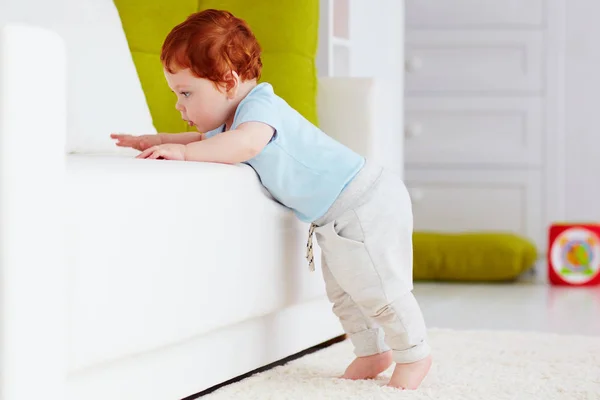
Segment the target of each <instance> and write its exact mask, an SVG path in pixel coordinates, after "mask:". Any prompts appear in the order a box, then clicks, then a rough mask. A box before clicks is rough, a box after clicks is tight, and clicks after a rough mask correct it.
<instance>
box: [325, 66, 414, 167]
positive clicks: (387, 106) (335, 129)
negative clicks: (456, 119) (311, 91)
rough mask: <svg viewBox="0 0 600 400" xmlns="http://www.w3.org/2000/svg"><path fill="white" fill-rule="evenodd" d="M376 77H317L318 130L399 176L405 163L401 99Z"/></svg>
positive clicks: (400, 95)
mask: <svg viewBox="0 0 600 400" xmlns="http://www.w3.org/2000/svg"><path fill="white" fill-rule="evenodd" d="M393 88H394V82H391V81H390V82H388V81H387V80H383V79H377V78H325V77H322V78H319V84H318V96H317V104H318V110H317V111H318V116H319V124H320V128H321V129H322V130H323V131H324V132H325V133H327V134H328V135H329V136H331V137H333V138H334V139H336V140H337V141H339V142H341V143H342V144H344V145H346V146H348V147H349V148H351V149H352V150H354V151H356V152H357V153H359V154H361V155H363V156H365V157H367V158H371V159H373V160H375V161H376V162H378V163H379V164H382V165H384V166H386V167H388V168H391V169H393V170H395V171H397V172H398V173H400V174H401V173H402V171H403V164H404V157H403V151H404V148H403V147H404V146H403V145H404V136H403V134H402V124H403V122H402V119H403V96H402V93H401V90H394V89H393Z"/></svg>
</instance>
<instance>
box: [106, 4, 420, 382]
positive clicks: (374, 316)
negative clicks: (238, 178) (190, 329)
mask: <svg viewBox="0 0 600 400" xmlns="http://www.w3.org/2000/svg"><path fill="white" fill-rule="evenodd" d="M161 61H162V63H163V67H164V72H165V77H166V80H167V83H168V85H169V87H170V88H171V90H172V91H173V92H175V94H176V95H177V104H176V106H175V107H176V108H177V110H178V111H179V112H180V113H181V117H182V118H183V119H184V120H185V121H187V122H188V123H189V124H190V125H192V126H195V127H196V128H197V130H198V132H202V133H196V132H187V133H181V134H159V135H144V136H130V135H112V137H113V139H116V141H117V143H116V144H117V145H118V146H126V147H133V148H135V149H138V150H140V151H141V153H140V154H139V155H138V158H151V159H157V158H161V159H167V160H185V161H205V162H217V163H228V164H235V163H246V164H248V165H250V166H251V167H252V168H253V169H254V170H255V171H256V173H257V174H258V176H259V177H260V182H261V183H262V185H264V186H265V188H266V189H267V190H268V191H269V192H270V193H271V194H272V196H273V197H274V198H275V199H276V200H277V201H279V202H280V203H282V204H283V205H285V206H287V207H288V208H290V209H291V210H293V212H294V213H295V214H296V215H297V216H298V218H299V219H300V220H302V221H305V222H308V223H310V232H309V238H308V245H307V258H308V263H309V265H310V267H311V269H313V268H314V263H313V259H312V237H313V235H314V234H316V237H317V241H318V243H319V246H320V247H321V250H322V259H321V261H322V262H321V269H322V273H323V278H324V280H325V286H326V291H327V296H328V298H329V300H330V301H331V302H332V304H333V312H334V313H335V315H337V317H338V318H339V320H340V322H341V325H342V327H343V328H344V331H345V332H346V333H347V334H348V337H349V338H350V340H351V342H352V344H353V346H354V353H355V355H356V359H355V360H354V361H353V362H352V363H351V364H350V365H349V366H348V368H347V369H346V371H345V373H344V375H343V377H344V378H347V379H369V378H375V377H376V376H377V375H378V374H380V373H381V372H383V371H385V370H387V369H388V368H389V367H390V366H391V365H392V363H395V364H396V365H395V368H394V371H393V374H392V377H391V379H390V382H389V385H390V386H392V387H396V388H402V389H416V388H417V387H418V386H419V385H420V384H421V381H422V380H423V379H424V378H425V376H426V375H427V372H428V371H429V368H430V366H431V355H430V351H431V350H430V347H429V345H428V343H427V337H426V336H427V330H426V327H425V322H424V320H423V316H422V313H421V310H420V308H419V305H418V303H417V301H416V300H415V297H414V296H413V294H412V290H413V283H412V262H413V259H412V257H413V252H412V228H413V217H412V208H411V202H410V199H409V196H408V193H407V190H406V187H405V186H404V183H403V181H402V180H401V179H400V177H399V176H397V175H396V174H394V173H393V172H391V171H388V170H387V169H385V168H383V167H381V166H379V165H377V164H376V163H375V162H373V161H372V160H366V159H365V158H364V157H362V156H361V155H359V154H357V153H355V152H354V151H352V150H350V149H349V148H347V147H345V146H344V145H342V144H341V143H339V142H337V141H335V140H333V139H332V138H331V137H329V136H327V135H326V134H325V133H324V132H322V131H321V130H320V129H319V128H317V127H316V126H314V125H313V124H312V123H310V122H309V121H308V120H307V119H305V118H304V117H303V116H302V115H301V114H300V113H298V112H297V111H296V110H294V109H293V108H292V107H290V106H289V105H288V104H287V103H286V102H285V101H284V100H283V99H282V98H281V97H279V96H277V94H275V93H274V92H273V87H272V86H271V85H270V84H269V83H265V82H263V83H258V80H259V78H260V74H261V69H262V63H261V48H260V46H259V44H258V42H257V40H256V38H255V37H254V35H253V33H252V31H251V30H250V28H249V26H248V25H247V23H246V22H245V21H243V20H241V19H239V18H236V17H234V16H233V15H232V14H231V13H229V12H226V11H219V10H206V11H202V12H199V13H196V14H193V15H191V16H189V17H188V18H187V19H186V20H185V21H184V22H182V23H181V24H179V25H177V26H176V27H175V28H173V30H172V31H171V32H170V33H169V35H168V36H167V38H166V40H165V42H164V44H163V47H162V53H161ZM308 329H310V327H309V328H308Z"/></svg>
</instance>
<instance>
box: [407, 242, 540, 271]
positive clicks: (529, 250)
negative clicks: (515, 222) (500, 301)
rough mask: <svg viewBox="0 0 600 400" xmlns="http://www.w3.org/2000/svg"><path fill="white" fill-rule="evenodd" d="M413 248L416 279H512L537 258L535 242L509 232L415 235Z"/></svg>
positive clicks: (531, 264) (530, 265)
mask: <svg viewBox="0 0 600 400" xmlns="http://www.w3.org/2000/svg"><path fill="white" fill-rule="evenodd" d="M413 247H414V263H413V265H414V267H413V277H414V279H415V280H448V281H503V280H512V279H515V278H516V277H517V276H519V275H520V274H522V273H523V272H525V271H526V270H528V269H530V268H531V267H532V266H533V265H534V263H535V261H536V259H537V250H536V246H535V245H534V244H533V243H532V242H531V241H529V240H527V239H525V238H523V237H520V236H518V235H513V234H508V233H507V234H505V233H462V234H451V233H433V232H415V233H414V235H413Z"/></svg>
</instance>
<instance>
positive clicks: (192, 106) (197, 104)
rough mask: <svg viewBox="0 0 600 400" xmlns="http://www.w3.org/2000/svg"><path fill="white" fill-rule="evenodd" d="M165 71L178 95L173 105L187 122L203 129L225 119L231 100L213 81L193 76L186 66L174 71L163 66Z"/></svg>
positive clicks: (169, 82) (168, 81) (168, 80)
mask: <svg viewBox="0 0 600 400" xmlns="http://www.w3.org/2000/svg"><path fill="white" fill-rule="evenodd" d="M164 73H165V78H166V79H167V83H168V85H169V87H170V88H171V90H172V91H173V92H174V93H175V94H176V95H177V103H176V104H175V108H176V109H177V110H178V111H179V112H180V113H181V118H182V119H183V120H184V121H186V122H187V123H188V124H189V125H191V126H195V127H196V129H198V131H199V132H201V133H205V132H208V131H212V130H213V129H216V128H218V127H220V126H221V125H223V124H224V123H225V121H227V119H228V118H229V114H230V113H231V109H230V108H231V102H230V101H229V100H228V98H227V94H226V93H225V91H220V90H218V89H217V88H216V87H215V85H214V83H213V82H212V81H209V80H208V79H203V78H198V77H196V76H194V75H193V74H192V72H191V71H190V70H189V69H182V70H179V71H177V72H175V73H174V74H171V73H170V72H168V71H167V70H165V71H164Z"/></svg>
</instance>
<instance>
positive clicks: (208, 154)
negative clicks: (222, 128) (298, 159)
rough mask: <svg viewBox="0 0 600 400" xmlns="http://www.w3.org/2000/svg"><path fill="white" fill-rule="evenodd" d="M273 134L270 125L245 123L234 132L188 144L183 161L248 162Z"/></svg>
mask: <svg viewBox="0 0 600 400" xmlns="http://www.w3.org/2000/svg"><path fill="white" fill-rule="evenodd" d="M274 133H275V130H274V129H273V128H272V127H271V126H270V125H267V124H264V123H262V122H245V123H243V124H240V125H239V126H238V127H237V128H236V129H234V130H231V131H227V132H223V133H220V134H218V135H215V136H213V137H211V138H209V139H206V140H202V141H199V142H193V143H189V144H188V145H187V146H186V149H185V159H186V160H187V161H206V162H217V163H224V164H237V163H240V162H244V161H248V160H250V159H251V158H254V157H255V156H257V155H258V154H259V153H260V152H261V151H262V149H263V148H264V147H265V146H266V145H267V144H268V143H269V141H270V140H271V138H272V137H273V134H274Z"/></svg>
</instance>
